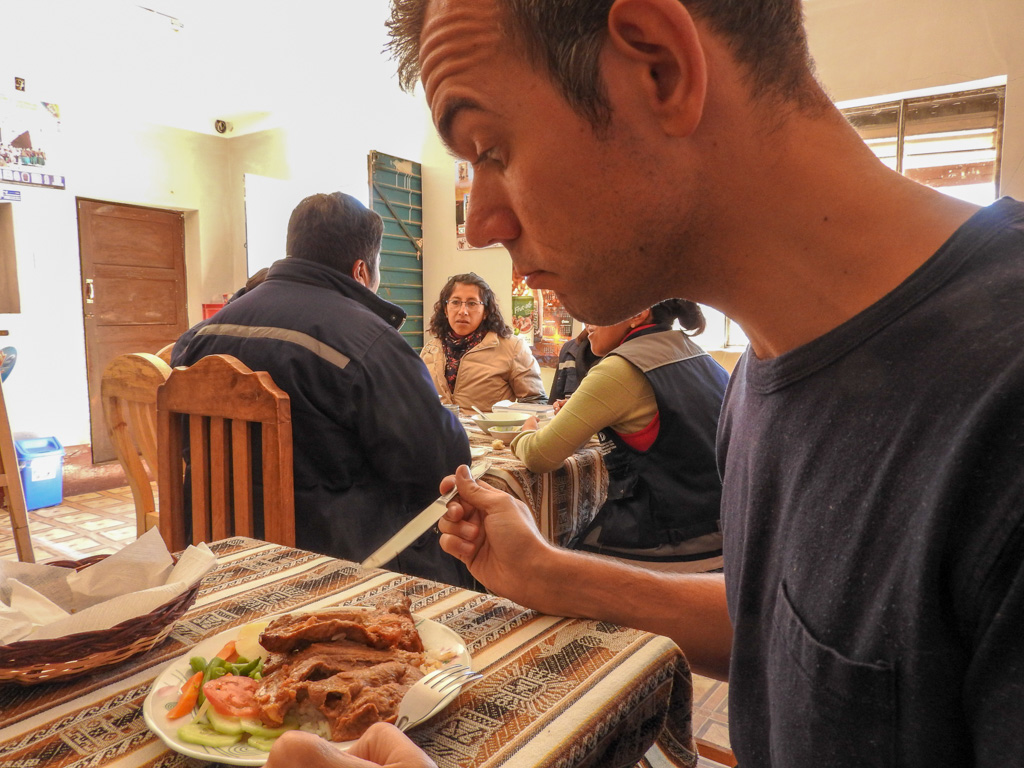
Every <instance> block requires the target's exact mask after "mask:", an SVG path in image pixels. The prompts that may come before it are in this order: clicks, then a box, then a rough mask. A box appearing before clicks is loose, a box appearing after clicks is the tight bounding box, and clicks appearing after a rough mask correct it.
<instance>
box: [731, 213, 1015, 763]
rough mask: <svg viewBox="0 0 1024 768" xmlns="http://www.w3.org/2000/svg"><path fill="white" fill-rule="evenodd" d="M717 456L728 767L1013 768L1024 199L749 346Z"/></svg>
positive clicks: (736, 377) (970, 223)
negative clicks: (841, 302)
mask: <svg viewBox="0 0 1024 768" xmlns="http://www.w3.org/2000/svg"><path fill="white" fill-rule="evenodd" d="M823 258H827V254H825V255H823ZM719 452H720V462H721V467H722V469H723V473H724V493H723V509H722V513H723V514H722V521H723V530H724V533H725V546H726V548H725V571H726V582H727V587H728V594H729V611H730V615H731V617H732V620H733V625H734V629H735V637H734V645H733V658H732V667H731V671H730V731H731V739H732V744H733V747H734V749H735V752H736V755H737V757H738V758H739V760H740V764H741V765H742V766H744V768H748V767H751V766H757V767H758V768H761V767H763V766H777V768H799V767H800V766H828V767H829V768H842V767H843V766H851V767H852V766H856V767H857V768H865V767H866V766H928V767H929V768H934V766H995V765H1018V766H1020V765H1024V737H1022V736H1021V733H1020V731H1021V723H1024V640H1022V635H1024V534H1022V525H1021V520H1022V517H1024V205H1021V204H1020V203H1017V202H1015V201H1013V200H1010V199H1003V200H1000V201H999V202H997V203H995V204H993V205H992V206H990V207H988V208H986V209H984V210H982V211H980V212H979V213H977V214H976V215H975V216H973V217H972V218H971V219H970V220H969V221H968V222H967V223H966V224H964V226H963V227H961V228H960V229H959V230H958V231H957V232H956V233H955V234H954V235H953V237H952V238H950V240H949V241H948V242H947V243H946V244H945V245H944V246H943V247H942V248H941V249H940V250H939V251H938V252H937V253H936V254H935V255H934V256H933V257H932V258H931V259H930V260H929V261H928V262H926V263H925V264H924V265H923V266H921V267H920V268H919V269H918V270H917V271H916V272H915V273H914V274H913V275H911V276H910V277H909V278H908V279H907V280H906V281H905V282H904V283H903V284H902V285H900V286H899V287H898V288H896V289H895V290H894V291H892V292H891V293H890V294H889V295H887V296H885V297H884V298H883V299H881V300H880V301H879V302H878V303H876V304H875V305H873V306H871V307H869V308H868V309H867V310H865V311H864V312H862V313H860V314H859V315H857V316H856V317H854V318H852V319H851V320H849V321H848V322H846V323H844V324H843V325H841V326H840V327H838V328H836V329H834V330H833V331H831V332H830V333H828V334H826V335H825V336H823V337H821V338H819V339H816V340H815V341H813V342H811V343H809V344H807V345H805V346H802V347H800V348H798V349H795V350H793V351H792V352H789V353H787V354H785V355H783V356H781V357H778V358H776V359H772V360H758V359H756V357H754V356H753V354H752V353H750V352H748V353H747V354H746V355H745V356H744V359H743V360H742V361H741V363H740V365H739V366H738V368H737V370H736V372H735V374H734V376H733V380H732V382H731V384H730V390H729V392H728V393H727V397H726V403H725V409H724V411H723V418H722V421H721V426H720V432H719Z"/></svg>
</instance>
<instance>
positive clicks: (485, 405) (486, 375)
mask: <svg viewBox="0 0 1024 768" xmlns="http://www.w3.org/2000/svg"><path fill="white" fill-rule="evenodd" d="M430 332H431V334H432V338H431V339H430V340H429V341H428V342H427V344H426V346H424V347H423V351H422V352H421V353H420V357H421V358H423V362H424V363H426V365H427V368H428V370H429V371H430V376H431V378H432V379H433V380H434V386H435V387H437V391H438V393H439V394H440V395H441V402H443V403H455V404H456V405H458V406H459V407H461V408H467V409H470V408H472V407H473V406H474V405H475V406H476V407H477V408H479V409H480V410H482V411H489V410H491V406H492V405H494V403H496V402H498V401H499V400H518V401H531V402H533V401H543V400H545V399H546V397H547V396H546V395H545V394H544V384H543V382H542V381H541V377H540V366H539V365H538V364H537V360H536V358H534V356H533V353H532V352H530V348H529V347H528V346H527V344H526V342H525V341H524V340H523V339H521V338H519V337H518V336H513V335H512V329H511V328H510V327H509V326H508V324H507V323H506V322H505V318H503V317H502V316H501V310H500V309H498V302H497V300H496V299H495V297H494V291H492V290H491V287H490V286H489V285H487V283H486V282H485V281H484V279H483V278H482V277H480V276H479V275H477V274H476V273H474V272H468V273H466V274H463V275H455V276H454V277H451V278H449V279H448V282H447V283H445V285H444V288H442V289H441V296H440V298H439V299H438V300H437V303H436V304H434V315H433V317H432V318H431V319H430Z"/></svg>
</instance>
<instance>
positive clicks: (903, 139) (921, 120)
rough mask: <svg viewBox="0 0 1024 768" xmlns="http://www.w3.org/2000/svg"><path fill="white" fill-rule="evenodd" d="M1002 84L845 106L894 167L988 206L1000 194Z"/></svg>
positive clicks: (868, 140)
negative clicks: (864, 104)
mask: <svg viewBox="0 0 1024 768" xmlns="http://www.w3.org/2000/svg"><path fill="white" fill-rule="evenodd" d="M1005 92H1006V88H1005V86H997V87H992V88H982V89H978V90H972V91H959V92H957V93H948V94H941V95H937V96H920V97H917V98H912V99H910V98H908V99H899V100H897V101H887V102H884V103H880V104H870V105H866V106H859V107H852V108H849V109H844V110H843V114H844V115H845V116H846V119H847V120H849V121H850V124H851V125H853V127H854V128H855V129H856V130H857V132H858V133H859V134H860V136H861V138H862V139H864V141H865V143H867V145H868V146H869V147H870V148H871V150H872V151H873V152H874V153H875V155H876V156H877V157H878V158H879V159H880V160H881V161H882V162H883V163H885V164H886V165H888V166H889V167H890V168H892V169H893V170H895V171H897V172H899V173H902V174H903V175H904V176H906V177H908V178H911V179H913V180H914V181H917V182H920V183H921V184H926V185H928V186H929V187H934V188H935V189H938V190H940V191H942V192H945V193H946V194H948V195H952V196H953V197H957V198H960V199H961V200H967V201H969V202H972V203H976V204H978V205H988V204H989V203H992V202H994V201H995V199H996V197H997V196H998V195H999V160H1000V147H1001V146H1002V129H1003V101H1004V99H1005Z"/></svg>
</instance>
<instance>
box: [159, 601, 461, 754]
mask: <svg viewBox="0 0 1024 768" xmlns="http://www.w3.org/2000/svg"><path fill="white" fill-rule="evenodd" d="M304 613H307V612H304V611H293V612H291V614H292V615H298V614H304ZM309 613H312V612H309ZM412 618H413V621H414V623H415V626H416V630H417V631H418V632H419V635H420V638H421V640H422V641H423V647H424V654H425V655H426V657H427V658H426V660H425V664H424V666H423V667H421V670H422V671H424V672H425V671H429V669H431V668H436V667H437V666H441V665H443V664H447V663H458V664H464V665H466V666H467V667H469V666H472V664H471V658H470V655H469V651H468V650H467V649H466V645H465V643H464V642H463V641H462V638H461V637H459V635H458V634H456V633H455V632H454V631H452V630H451V629H449V628H448V627H446V626H444V625H443V624H439V623H438V622H436V621H432V620H430V619H426V618H423V617H422V616H418V615H416V614H413V616H412ZM241 629H242V628H241V627H236V628H234V629H230V630H227V631H225V632H221V633H220V634H218V635H215V636H213V637H211V638H209V639H207V640H204V641H203V642H201V643H199V644H198V645H196V646H195V647H193V648H192V649H191V650H189V651H188V653H185V654H182V655H181V656H180V657H178V658H177V659H175V660H174V661H172V662H171V663H170V664H169V665H168V666H167V667H166V668H165V669H164V671H163V672H161V673H160V675H158V676H157V678H156V680H154V681H153V687H152V688H151V689H150V692H149V695H148V696H146V699H145V701H144V702H143V705H142V714H143V717H144V718H145V720H146V725H148V726H149V728H150V730H151V731H153V733H155V734H156V735H157V736H158V737H160V739H161V740H162V741H163V742H164V743H165V744H166V745H167V746H168V747H170V748H171V749H173V750H174V751H175V752H179V753H181V754H183V755H186V756H188V757H194V758H197V759H199V760H207V761H212V762H217V763H226V764H228V765H252V766H260V765H263V764H264V763H265V762H266V760H267V754H268V752H267V751H264V750H262V749H257V748H256V747H253V746H251V745H250V744H249V743H248V740H247V739H245V738H243V739H242V740H241V741H239V742H238V743H236V744H232V745H229V746H223V747H213V746H203V745H200V744H192V743H189V742H186V741H183V740H182V739H181V738H179V735H178V729H179V727H181V726H182V725H185V724H187V723H190V722H192V720H193V719H195V716H196V711H197V710H193V711H192V713H191V714H189V715H185V716H183V717H180V718H178V719H175V720H172V719H170V718H169V717H168V713H169V712H170V711H171V710H172V709H173V707H174V705H175V704H176V702H177V701H178V699H179V697H180V690H181V687H182V685H183V684H184V683H185V681H187V680H188V679H189V678H190V677H191V676H192V675H193V669H192V667H191V666H190V663H189V660H190V659H191V658H192V657H194V656H202V657H204V658H206V659H209V658H211V657H213V656H214V655H215V654H217V653H218V652H219V651H220V650H221V649H222V648H224V646H225V645H226V644H227V643H228V642H230V641H232V640H235V639H236V638H237V637H238V635H239V632H240V630H241ZM457 695H458V691H457V690H456V691H453V692H452V693H451V694H450V695H449V697H448V701H451V699H453V698H455V696H457ZM445 703H446V704H447V701H446V702H445ZM441 709H443V707H442V708H439V709H438V711H439V712H440V711H441ZM303 727H305V726H303ZM333 743H334V744H335V745H336V746H337V747H338V748H339V749H346V748H348V746H350V745H351V744H352V743H353V742H352V741H335V742H333Z"/></svg>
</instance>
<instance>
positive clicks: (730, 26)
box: [388, 0, 821, 127]
mask: <svg viewBox="0 0 1024 768" xmlns="http://www.w3.org/2000/svg"><path fill="white" fill-rule="evenodd" d="M430 2H431V0H392V2H391V18H390V20H389V21H388V28H389V29H390V31H391V42H390V44H389V49H390V50H391V53H392V56H393V57H394V58H395V59H396V60H397V62H398V77H399V82H400V83H401V85H402V87H403V88H404V89H405V90H407V91H409V92H412V89H413V88H414V87H415V85H416V81H417V80H418V79H419V76H420V66H419V53H420V37H421V35H422V33H423V25H424V20H425V18H426V13H427V7H428V5H429V4H430ZM474 2H493V3H495V5H496V7H497V8H498V10H499V11H500V14H501V16H502V18H503V19H504V25H505V28H504V29H503V30H502V32H503V33H504V34H506V35H507V36H509V37H510V38H511V39H512V40H514V41H515V42H516V43H517V44H518V45H519V47H520V48H521V50H522V51H523V52H524V53H525V55H526V57H527V58H528V60H529V61H531V62H532V63H533V64H534V65H535V66H538V67H540V68H543V69H546V71H547V72H548V73H549V74H550V76H551V78H552V80H553V81H554V83H555V85H556V86H557V87H558V88H559V90H561V92H562V95H563V96H564V97H565V98H566V100H567V101H568V102H569V104H570V105H571V106H572V107H573V109H575V110H576V111H577V112H578V113H580V114H581V115H583V116H584V117H585V118H586V119H587V120H589V121H590V122H591V124H592V125H594V126H595V127H600V126H603V125H606V124H607V123H608V120H609V118H610V114H611V112H610V106H609V104H608V101H607V97H606V95H605V93H604V88H603V85H602V83H601V78H600V73H599V67H598V58H599V55H600V52H601V47H602V46H603V45H604V41H605V35H606V33H607V24H608V11H609V9H610V8H611V6H612V3H613V2H614V0H474ZM680 2H682V3H683V4H684V5H685V6H686V8H687V10H688V11H689V12H690V13H691V14H692V15H693V16H694V18H697V19H701V20H703V21H704V22H705V23H706V24H707V25H708V26H709V27H710V28H711V30H712V31H713V32H715V33H716V34H719V35H721V36H722V37H723V38H724V39H725V40H727V41H728V44H729V46H730V48H731V49H732V51H733V54H734V55H735V57H736V60H737V61H738V62H739V63H740V64H742V65H744V67H745V68H746V70H747V72H748V82H749V85H750V91H751V94H752V95H753V96H754V97H758V98H760V97H775V98H776V99H777V100H781V101H788V102H796V103H798V104H819V103H820V100H821V94H820V91H819V90H818V89H817V88H816V87H815V86H814V75H813V63H812V61H811V57H810V53H809V51H808V47H807V36H806V34H805V32H804V27H803V5H802V1H801V0H680Z"/></svg>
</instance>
